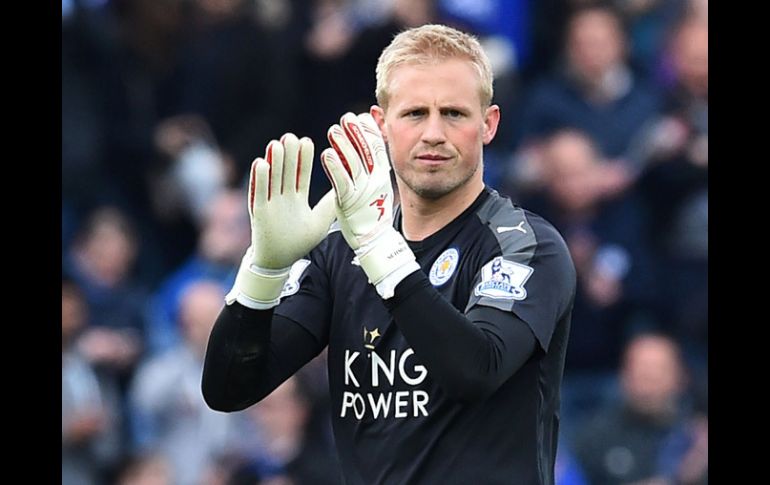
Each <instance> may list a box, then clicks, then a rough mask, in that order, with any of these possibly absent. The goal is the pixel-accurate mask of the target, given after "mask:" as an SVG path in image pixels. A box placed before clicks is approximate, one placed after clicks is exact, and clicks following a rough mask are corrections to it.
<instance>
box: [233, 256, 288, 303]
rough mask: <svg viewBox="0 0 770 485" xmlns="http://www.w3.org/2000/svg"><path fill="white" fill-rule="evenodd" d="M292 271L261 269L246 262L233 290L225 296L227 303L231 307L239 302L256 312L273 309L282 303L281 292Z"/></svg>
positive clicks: (241, 268)
mask: <svg viewBox="0 0 770 485" xmlns="http://www.w3.org/2000/svg"><path fill="white" fill-rule="evenodd" d="M290 269H291V267H288V268H281V269H268V268H260V267H259V266H256V265H253V264H250V263H249V262H247V261H245V260H244V261H243V262H242V263H241V267H240V269H239V270H238V275H237V276H236V277H235V284H234V285H233V289H232V290H230V292H229V293H228V294H227V295H226V296H225V302H226V303H227V304H228V305H231V304H232V303H233V302H234V301H237V302H238V303H240V304H241V305H244V306H246V307H249V308H251V309H254V310H267V309H269V308H273V307H274V306H276V305H278V303H280V301H281V299H280V296H281V291H283V285H284V284H285V283H286V280H287V279H288V278H289V270H290Z"/></svg>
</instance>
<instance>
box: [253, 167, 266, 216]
mask: <svg viewBox="0 0 770 485" xmlns="http://www.w3.org/2000/svg"><path fill="white" fill-rule="evenodd" d="M269 177H270V165H268V163H267V162H266V161H265V159H264V158H257V159H256V160H254V162H253V163H252V164H251V175H250V177H249V216H250V217H252V218H253V217H254V212H255V211H256V210H259V209H260V208H261V207H264V205H265V204H267V200H268V186H269V184H270V182H269V180H270V179H269Z"/></svg>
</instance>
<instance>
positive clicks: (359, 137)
mask: <svg viewBox="0 0 770 485" xmlns="http://www.w3.org/2000/svg"><path fill="white" fill-rule="evenodd" d="M340 125H341V126H342V129H343V130H344V131H345V136H346V137H347V138H348V140H350V143H351V145H352V146H353V148H355V150H356V153H357V154H358V157H359V159H360V160H361V162H362V163H363V167H364V169H365V170H366V173H372V170H374V153H373V151H372V149H371V147H370V146H369V143H368V142H367V140H366V138H365V137H364V133H363V131H362V129H361V125H360V124H359V123H358V118H357V117H356V115H354V114H353V113H345V114H344V115H343V116H342V119H340Z"/></svg>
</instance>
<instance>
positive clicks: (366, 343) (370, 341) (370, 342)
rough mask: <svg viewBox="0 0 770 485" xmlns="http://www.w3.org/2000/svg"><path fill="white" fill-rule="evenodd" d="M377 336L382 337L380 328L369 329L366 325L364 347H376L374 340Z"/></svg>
mask: <svg viewBox="0 0 770 485" xmlns="http://www.w3.org/2000/svg"><path fill="white" fill-rule="evenodd" d="M367 337H368V340H367ZM377 337H381V335H380V329H379V328H375V329H374V330H372V331H369V329H367V328H366V327H364V347H366V348H367V349H374V340H375V339H376V338H377Z"/></svg>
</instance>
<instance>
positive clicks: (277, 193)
mask: <svg viewBox="0 0 770 485" xmlns="http://www.w3.org/2000/svg"><path fill="white" fill-rule="evenodd" d="M313 153H314V147H313V142H312V141H311V140H310V139H309V138H302V139H301V140H298V139H297V137H296V136H295V135H293V134H291V133H287V134H285V135H283V136H282V137H281V141H276V140H272V141H271V142H270V143H268V145H267V152H266V155H265V158H257V159H256V160H254V163H252V165H251V176H250V178H249V190H248V194H249V195H248V207H249V218H250V219H251V246H249V248H248V249H247V250H246V255H245V256H244V257H243V260H242V261H241V266H240V268H239V269H238V275H237V276H236V278H235V284H234V285H233V288H232V290H230V292H229V293H228V294H227V296H226V297H225V302H226V303H227V304H228V305H230V304H232V303H233V302H234V301H238V302H239V303H241V304H242V305H245V306H247V307H249V308H253V309H268V308H272V307H274V306H276V305H278V303H279V302H280V296H281V291H282V290H283V286H284V283H285V282H286V280H287V279H288V277H289V270H290V269H291V266H292V265H293V264H294V263H295V262H296V261H297V260H299V259H300V258H301V257H302V256H304V255H306V254H307V253H309V252H310V250H311V249H313V248H314V247H315V246H317V245H318V243H320V242H321V240H322V239H323V238H324V237H325V236H326V234H327V232H328V230H329V226H331V224H332V222H334V218H335V205H334V194H333V193H332V191H331V190H330V191H329V192H328V193H327V194H326V195H324V196H323V198H322V199H321V200H320V201H319V202H318V204H316V206H315V207H314V208H313V209H311V208H310V206H309V205H308V192H309V188H310V175H311V172H312V168H313Z"/></svg>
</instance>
